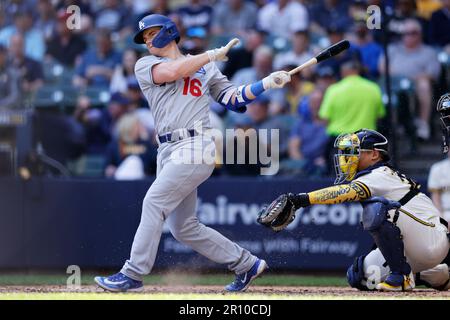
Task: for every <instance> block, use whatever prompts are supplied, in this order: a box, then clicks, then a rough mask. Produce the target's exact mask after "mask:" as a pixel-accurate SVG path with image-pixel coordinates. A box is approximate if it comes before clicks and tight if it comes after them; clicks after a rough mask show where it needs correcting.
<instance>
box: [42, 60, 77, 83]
mask: <svg viewBox="0 0 450 320" xmlns="http://www.w3.org/2000/svg"><path fill="white" fill-rule="evenodd" d="M43 71H44V79H45V83H47V84H60V85H67V84H70V83H72V79H73V76H74V74H75V71H74V69H73V68H68V67H66V66H64V65H62V64H59V63H55V62H46V63H44V64H43Z"/></svg>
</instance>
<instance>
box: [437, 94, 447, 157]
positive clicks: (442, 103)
mask: <svg viewBox="0 0 450 320" xmlns="http://www.w3.org/2000/svg"><path fill="white" fill-rule="evenodd" d="M436 109H437V111H438V112H439V113H440V118H441V124H442V152H443V153H447V152H448V150H449V141H448V140H449V136H450V93H446V94H444V95H442V96H441V98H440V99H439V101H438V103H437V107H436Z"/></svg>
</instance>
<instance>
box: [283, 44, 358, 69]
mask: <svg viewBox="0 0 450 320" xmlns="http://www.w3.org/2000/svg"><path fill="white" fill-rule="evenodd" d="M349 47H350V42H348V40H341V41H339V42H337V43H335V44H333V45H332V46H331V47H328V48H326V49H325V50H323V51H321V52H320V53H319V54H318V55H317V56H315V57H314V58H311V59H309V60H308V61H306V62H305V63H303V64H302V65H300V66H298V67H297V68H295V69H292V70H291V71H289V74H290V75H291V76H292V75H293V74H295V73H297V72H299V71H302V70H303V69H305V68H307V67H309V66H312V65H314V64H316V63H319V62H321V61H324V60H327V59H329V58H331V57H334V56H335V55H338V54H339V53H341V52H342V51H344V50H347V49H348V48H349Z"/></svg>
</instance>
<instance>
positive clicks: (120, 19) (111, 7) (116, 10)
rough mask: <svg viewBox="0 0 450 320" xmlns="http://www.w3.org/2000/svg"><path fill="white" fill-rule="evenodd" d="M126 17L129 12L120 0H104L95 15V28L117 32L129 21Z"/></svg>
mask: <svg viewBox="0 0 450 320" xmlns="http://www.w3.org/2000/svg"><path fill="white" fill-rule="evenodd" d="M128 17H129V12H128V10H127V8H126V7H125V6H124V5H123V4H121V2H120V1H118V0H105V1H103V6H102V8H101V9H100V10H99V11H98V12H97V13H96V15H95V28H96V29H106V30H109V31H110V32H118V31H119V30H121V29H122V28H124V27H125V26H126V23H127V22H129V19H128ZM130 23H131V22H130Z"/></svg>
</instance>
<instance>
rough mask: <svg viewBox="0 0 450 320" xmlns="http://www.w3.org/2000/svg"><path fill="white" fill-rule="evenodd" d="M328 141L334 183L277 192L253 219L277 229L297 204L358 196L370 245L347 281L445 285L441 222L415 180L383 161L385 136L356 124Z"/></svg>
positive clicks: (390, 287) (377, 286)
mask: <svg viewBox="0 0 450 320" xmlns="http://www.w3.org/2000/svg"><path fill="white" fill-rule="evenodd" d="M334 146H335V148H336V149H337V153H336V154H335V156H334V157H335V169H336V180H335V185H334V186H331V187H328V188H325V189H321V190H316V191H312V192H309V193H299V194H292V193H289V194H283V195H281V196H279V197H278V198H277V199H276V200H275V201H273V202H272V203H271V204H270V205H269V206H268V207H267V208H265V209H263V210H262V211H261V212H260V213H259V217H258V222H259V223H261V224H262V225H264V226H267V227H269V228H271V229H273V230H274V231H277V232H278V231H281V230H283V229H284V228H285V227H286V226H287V225H288V224H289V223H291V222H292V221H293V220H294V218H295V212H296V210H297V209H299V208H304V207H307V206H310V205H314V204H337V203H342V202H348V201H359V202H360V203H361V204H362V206H363V212H362V225H363V227H364V230H366V231H368V232H369V233H370V235H371V236H372V238H373V240H374V242H375V245H376V248H375V249H373V250H372V251H371V252H369V253H368V254H367V255H364V256H360V257H357V258H356V259H355V261H354V263H353V264H352V265H351V266H350V267H349V269H348V271H347V279H348V283H349V284H350V286H352V287H354V288H357V289H360V290H381V291H409V290H412V289H413V288H414V287H415V280H418V281H420V283H421V284H427V285H429V286H430V287H433V288H435V289H439V290H447V289H448V288H449V268H448V265H447V264H444V263H442V262H443V260H444V258H445V257H446V256H447V254H448V252H449V238H448V234H447V233H448V231H447V230H448V229H447V222H446V221H445V220H443V219H441V218H440V215H439V211H438V210H437V209H436V207H435V206H434V205H433V203H432V201H431V199H430V198H428V197H427V196H426V195H425V194H423V193H421V192H420V191H419V187H420V186H419V185H418V184H417V183H415V182H414V181H413V180H411V179H409V178H407V177H406V176H405V175H403V174H401V173H399V172H398V171H397V170H395V169H394V168H392V167H391V166H390V165H389V164H388V161H389V154H388V140H387V139H386V138H385V137H384V136H383V135H382V134H381V133H379V132H377V131H374V130H369V129H361V130H359V131H356V132H354V133H349V134H342V135H340V136H338V137H337V138H336V140H335V143H334ZM415 278H416V279H415Z"/></svg>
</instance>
